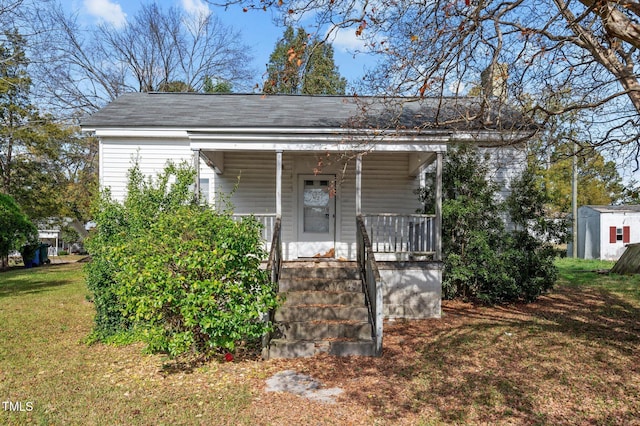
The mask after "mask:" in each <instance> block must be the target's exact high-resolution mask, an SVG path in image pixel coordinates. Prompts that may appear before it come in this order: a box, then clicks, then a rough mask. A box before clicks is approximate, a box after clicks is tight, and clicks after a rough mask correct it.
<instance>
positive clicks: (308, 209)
mask: <svg viewBox="0 0 640 426" xmlns="http://www.w3.org/2000/svg"><path fill="white" fill-rule="evenodd" d="M335 179H336V177H335V175H315V176H314V175H306V176H300V178H299V184H298V185H299V196H298V257H334V254H335V251H334V246H335V223H336V197H335V190H334V188H335Z"/></svg>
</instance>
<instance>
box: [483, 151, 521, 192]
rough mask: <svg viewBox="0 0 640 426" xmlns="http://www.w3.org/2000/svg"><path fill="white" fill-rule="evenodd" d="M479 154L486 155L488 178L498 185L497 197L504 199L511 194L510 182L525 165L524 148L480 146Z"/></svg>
mask: <svg viewBox="0 0 640 426" xmlns="http://www.w3.org/2000/svg"><path fill="white" fill-rule="evenodd" d="M480 154H482V155H486V156H487V157H488V161H489V165H490V169H489V176H488V178H489V180H490V181H492V182H497V183H498V184H499V185H500V188H501V189H500V192H499V194H498V197H499V199H500V201H503V200H505V199H506V198H507V197H508V196H509V194H511V182H512V181H513V180H514V179H515V178H517V177H519V176H520V174H521V173H522V172H523V171H524V170H525V169H526V167H527V154H526V151H525V150H524V149H519V148H516V147H511V146H506V147H498V148H480Z"/></svg>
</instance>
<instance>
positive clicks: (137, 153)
mask: <svg viewBox="0 0 640 426" xmlns="http://www.w3.org/2000/svg"><path fill="white" fill-rule="evenodd" d="M136 159H137V160H138V164H139V165H140V171H141V172H142V173H143V174H144V175H145V176H156V175H157V174H158V173H159V172H161V171H162V170H163V169H164V167H165V166H166V164H167V162H168V161H173V162H175V163H179V162H181V161H186V162H188V163H189V164H190V165H192V164H193V152H192V151H191V149H190V148H189V142H188V141H181V140H162V141H153V140H152V141H140V140H115V141H114V140H103V141H101V146H100V186H101V187H102V188H111V194H112V196H113V197H114V198H115V199H116V200H120V201H122V200H123V199H124V196H125V194H126V188H127V174H128V171H129V169H131V167H132V166H133V164H134V162H135V161H136ZM200 177H201V178H208V179H209V185H210V186H211V187H212V185H213V183H214V182H215V173H214V172H213V170H211V169H210V168H209V167H207V165H206V164H205V163H204V162H203V161H200ZM209 192H210V196H212V193H213V191H209Z"/></svg>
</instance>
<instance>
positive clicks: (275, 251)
mask: <svg viewBox="0 0 640 426" xmlns="http://www.w3.org/2000/svg"><path fill="white" fill-rule="evenodd" d="M280 222H281V221H280V218H279V217H276V218H274V225H273V231H272V235H273V236H272V238H271V250H269V260H268V261H267V272H268V273H269V277H270V278H271V282H272V283H273V285H274V287H275V288H274V290H275V292H276V293H277V292H278V291H279V290H280V288H279V285H278V281H279V280H280V269H281V267H282V226H281V223H280ZM274 316H275V310H273V309H272V310H271V311H269V312H267V313H265V316H264V320H265V321H266V322H267V321H268V322H271V323H273V321H274ZM270 341H271V333H266V334H265V335H264V336H262V357H263V358H264V359H268V358H269V342H270Z"/></svg>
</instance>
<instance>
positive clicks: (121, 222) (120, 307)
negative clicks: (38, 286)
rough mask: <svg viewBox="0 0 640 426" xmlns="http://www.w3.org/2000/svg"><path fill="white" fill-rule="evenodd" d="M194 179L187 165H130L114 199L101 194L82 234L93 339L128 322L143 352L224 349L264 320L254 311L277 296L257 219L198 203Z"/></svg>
mask: <svg viewBox="0 0 640 426" xmlns="http://www.w3.org/2000/svg"><path fill="white" fill-rule="evenodd" d="M170 176H174V177H175V182H174V183H172V184H169V182H170V179H169V177H170ZM193 178H194V173H193V171H192V170H191V169H190V168H189V167H187V166H186V165H183V166H172V165H170V166H168V167H167V169H166V170H165V171H164V172H163V173H162V174H160V175H159V176H158V177H157V178H156V179H155V180H150V179H144V177H143V176H142V175H141V174H140V171H139V169H138V168H137V166H136V167H134V168H133V169H132V170H131V172H130V174H129V185H128V194H127V197H126V199H125V201H124V203H123V204H122V205H121V204H119V203H116V202H114V201H113V200H112V199H111V197H110V196H109V193H108V192H105V193H104V194H103V195H102V197H101V200H100V202H99V203H98V209H97V214H96V223H97V228H96V232H95V233H94V235H93V236H92V237H91V238H90V240H89V242H88V249H89V252H90V253H91V255H92V259H93V260H92V262H91V263H90V266H89V270H88V272H89V274H88V284H89V287H90V289H91V290H92V291H93V293H94V299H95V302H96V310H97V314H96V326H95V330H94V338H97V339H100V340H114V338H113V336H114V335H115V334H118V333H121V332H123V331H128V330H129V331H133V330H135V332H136V333H141V334H142V335H144V336H145V339H146V341H147V343H148V345H149V349H150V350H151V351H154V352H155V351H161V352H167V353H169V354H170V355H172V356H177V355H180V354H183V353H185V352H194V353H199V354H208V353H212V352H214V351H215V350H217V349H220V348H225V349H228V350H231V349H233V348H234V346H235V345H236V343H237V342H238V341H241V340H246V339H251V338H257V337H259V336H261V335H262V334H264V333H265V332H266V331H267V330H268V329H269V324H267V323H265V322H263V321H262V315H263V313H265V312H268V311H269V310H270V309H272V308H274V307H275V301H276V297H275V296H276V295H275V291H274V288H273V286H272V285H271V283H270V281H269V277H268V275H267V274H266V273H265V272H264V271H262V270H261V269H260V268H259V266H260V261H261V260H262V259H263V258H264V257H265V253H264V250H263V248H262V242H261V240H260V224H259V223H258V222H257V221H255V220H243V221H242V222H235V221H234V220H233V219H232V218H231V214H230V212H229V211H225V212H224V213H217V212H215V211H213V210H211V209H210V208H209V207H208V206H201V205H199V203H197V201H196V200H195V198H194V197H193V193H192V191H191V189H190V188H191V184H192V182H193ZM116 340H118V339H116Z"/></svg>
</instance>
